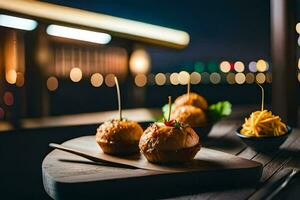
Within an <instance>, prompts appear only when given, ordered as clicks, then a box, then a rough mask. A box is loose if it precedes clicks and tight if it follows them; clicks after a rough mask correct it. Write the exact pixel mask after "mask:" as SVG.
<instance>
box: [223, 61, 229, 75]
mask: <svg viewBox="0 0 300 200" xmlns="http://www.w3.org/2000/svg"><path fill="white" fill-rule="evenodd" d="M230 68H231V66H230V63H229V62H228V61H223V62H221V63H220V70H221V71H222V72H224V73H227V72H229V71H230Z"/></svg>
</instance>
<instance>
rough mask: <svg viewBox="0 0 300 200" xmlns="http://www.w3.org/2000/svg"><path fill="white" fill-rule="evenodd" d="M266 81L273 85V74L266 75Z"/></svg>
mask: <svg viewBox="0 0 300 200" xmlns="http://www.w3.org/2000/svg"><path fill="white" fill-rule="evenodd" d="M266 81H267V83H272V73H270V72H268V73H266Z"/></svg>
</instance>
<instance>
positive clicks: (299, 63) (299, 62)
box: [298, 58, 300, 70]
mask: <svg viewBox="0 0 300 200" xmlns="http://www.w3.org/2000/svg"><path fill="white" fill-rule="evenodd" d="M298 69H299V70H300V58H299V59H298Z"/></svg>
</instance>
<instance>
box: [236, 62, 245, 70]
mask: <svg viewBox="0 0 300 200" xmlns="http://www.w3.org/2000/svg"><path fill="white" fill-rule="evenodd" d="M234 70H235V71H236V72H243V71H244V70H245V65H244V63H242V62H241V61H237V62H235V63H234Z"/></svg>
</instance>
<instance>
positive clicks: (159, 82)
mask: <svg viewBox="0 0 300 200" xmlns="http://www.w3.org/2000/svg"><path fill="white" fill-rule="evenodd" d="M166 81H167V78H166V76H165V75H164V74H163V73H158V74H156V75H155V83H156V84H157V85H164V84H165V83H166Z"/></svg>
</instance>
